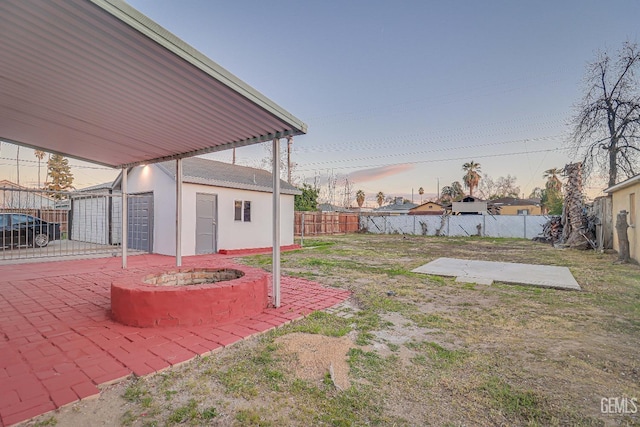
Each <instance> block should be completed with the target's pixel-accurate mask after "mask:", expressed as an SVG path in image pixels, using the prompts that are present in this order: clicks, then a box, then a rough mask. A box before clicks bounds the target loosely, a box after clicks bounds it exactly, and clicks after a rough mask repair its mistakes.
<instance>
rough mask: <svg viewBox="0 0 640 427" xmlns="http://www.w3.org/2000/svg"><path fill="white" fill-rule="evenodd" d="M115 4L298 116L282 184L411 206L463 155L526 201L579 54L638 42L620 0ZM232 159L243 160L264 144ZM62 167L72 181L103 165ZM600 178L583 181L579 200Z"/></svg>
mask: <svg viewBox="0 0 640 427" xmlns="http://www.w3.org/2000/svg"><path fill="white" fill-rule="evenodd" d="M128 3H129V4H131V5H132V6H133V7H134V8H136V9H138V10H139V11H140V12H142V13H144V14H145V15H147V16H148V17H150V18H151V19H153V20H154V21H156V22H157V23H159V24H160V25H162V26H163V27H165V28H166V29H167V30H169V31H171V32H173V33H174V34H175V35H177V36H178V37H180V38H181V39H183V40H184V41H186V42H187V43H189V44H190V45H191V46H193V47H195V48H196V49H198V50H199V51H201V52H202V53H203V54H205V55H206V56H208V57H209V58H211V59H212V60H213V61H215V62H217V63H218V64H220V65H221V66H222V67H224V68H226V69H227V70H229V71H230V72H231V73H233V74H235V75H236V76H237V77H239V78H240V79H242V80H244V81H245V82H246V83H248V84H249V85H251V86H252V87H254V88H255V89H257V90H258V91H260V92H261V93H263V94H264V95H266V96H267V97H268V98H270V99H272V100H273V101H275V102H276V103H278V104H279V105H280V106H282V107H283V108H284V109H286V110H287V111H289V112H290V113H292V114H293V115H294V116H296V117H298V118H299V119H301V120H303V121H304V122H305V123H307V125H308V134H307V135H303V136H297V137H295V139H294V143H293V154H292V157H293V160H294V161H295V163H296V164H297V166H296V169H295V171H294V176H295V177H296V179H297V182H298V183H301V182H303V181H308V182H312V181H313V180H314V178H315V177H319V179H320V182H326V177H327V176H333V177H335V178H336V179H337V182H338V184H337V187H341V186H343V182H344V179H345V177H347V178H348V179H349V181H350V182H351V184H352V188H353V192H354V194H355V190H359V189H361V190H363V191H364V192H365V194H366V195H367V199H368V201H370V202H373V200H374V199H375V194H376V193H378V192H379V191H382V192H384V193H385V194H387V195H390V196H404V197H406V198H409V199H410V198H411V194H412V192H413V193H414V201H416V202H418V201H419V198H420V196H418V188H420V187H423V188H424V190H425V193H426V194H425V196H424V197H425V198H426V197H428V196H429V195H432V194H433V195H435V193H436V192H437V189H438V188H439V187H438V185H439V186H440V188H441V187H442V186H444V185H449V184H450V183H451V182H453V181H456V180H458V181H461V180H462V176H463V174H464V173H463V171H462V164H463V163H466V162H469V161H472V160H473V161H475V162H477V163H480V164H481V174H482V175H487V176H490V177H491V178H493V179H494V180H495V179H497V178H498V177H501V176H507V175H511V176H515V177H516V178H517V185H518V186H519V187H520V189H521V193H523V194H524V196H525V197H527V196H528V195H529V194H530V193H531V190H532V189H533V188H534V187H542V186H543V185H544V179H543V173H544V171H545V170H547V169H550V168H553V167H559V168H560V167H562V166H564V165H565V164H566V163H569V162H571V161H573V160H574V159H573V158H572V157H571V155H570V153H569V151H568V150H567V146H568V142H569V137H568V135H569V133H570V131H571V126H570V120H571V118H572V116H573V114H574V112H575V111H574V105H575V104H576V103H577V102H579V101H580V99H581V97H582V94H583V93H584V86H583V76H584V72H585V66H586V65H587V63H588V62H589V61H592V60H593V59H594V58H595V54H596V52H597V51H598V50H608V51H611V52H613V51H615V50H617V49H618V48H619V47H620V46H621V45H622V43H623V42H624V41H627V40H628V41H632V42H640V30H639V28H640V26H638V19H639V18H640V2H638V1H636V0H629V1H625V0H614V1H606V2H605V1H589V0H576V1H569V0H565V1H545V0H539V1H527V2H525V1H512V0H504V1H499V0H486V1H482V2H478V1H472V0H469V1H463V0H453V1H446V2H443V1H427V0H416V1H406V0H405V1H402V0H401V1H391V0H387V1H379V0H322V1H321V0H307V1H299V0H269V1H264V0H234V1H228V0H225V1H218V0H181V1H174V0H128ZM282 145H283V146H284V145H286V144H284V143H283V144H282ZM236 156H237V163H239V164H243V165H247V166H257V165H259V164H260V163H261V160H262V159H263V158H265V157H266V156H267V152H266V150H265V149H264V147H262V146H252V147H244V148H240V149H238V150H237V151H236ZM209 157H211V158H214V159H217V160H222V161H229V162H230V161H231V152H223V153H219V154H215V155H210V156H209ZM20 158H21V162H20V164H21V169H20V174H21V176H20V179H21V183H22V184H27V185H36V184H37V169H38V168H37V159H36V158H35V156H34V155H33V150H30V149H27V148H22V149H21V153H20ZM15 159H16V149H15V147H14V146H10V145H9V144H6V143H3V144H2V145H1V146H0V172H1V174H2V176H3V177H4V178H6V179H12V180H14V181H15V179H16V166H15V165H16V161H15ZM71 163H72V165H74V166H73V169H72V171H73V173H74V175H75V184H76V187H78V188H81V187H84V186H89V185H94V184H99V183H101V182H105V181H109V180H111V179H113V178H114V177H115V175H116V174H117V171H112V170H106V169H105V168H102V167H99V166H97V167H96V166H93V165H89V164H86V163H81V162H78V161H72V162H71ZM45 173H46V172H45V168H44V167H43V168H42V178H41V179H42V180H44V174H45ZM604 186H605V185H604V183H603V182H602V181H600V180H598V177H594V179H592V180H591V181H590V182H589V184H588V187H589V188H588V191H589V194H590V195H597V194H598V190H600V189H602V188H604Z"/></svg>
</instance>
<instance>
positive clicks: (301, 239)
mask: <svg viewBox="0 0 640 427" xmlns="http://www.w3.org/2000/svg"><path fill="white" fill-rule="evenodd" d="M300 216H301V219H300V246H302V247H304V212H302V214H301V215H300Z"/></svg>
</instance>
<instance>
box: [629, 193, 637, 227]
mask: <svg viewBox="0 0 640 427" xmlns="http://www.w3.org/2000/svg"><path fill="white" fill-rule="evenodd" d="M629 225H636V193H631V194H629Z"/></svg>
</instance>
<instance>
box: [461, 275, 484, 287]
mask: <svg viewBox="0 0 640 427" xmlns="http://www.w3.org/2000/svg"><path fill="white" fill-rule="evenodd" d="M456 282H460V283H475V284H478V285H487V286H491V285H492V284H493V280H491V279H488V278H486V277H478V276H458V277H456Z"/></svg>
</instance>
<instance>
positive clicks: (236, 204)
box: [234, 200, 242, 221]
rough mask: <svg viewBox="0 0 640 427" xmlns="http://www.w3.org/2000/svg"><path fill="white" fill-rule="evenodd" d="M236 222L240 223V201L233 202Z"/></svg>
mask: <svg viewBox="0 0 640 427" xmlns="http://www.w3.org/2000/svg"><path fill="white" fill-rule="evenodd" d="M234 219H235V220H236V221H242V200H236V202H235V215H234Z"/></svg>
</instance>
